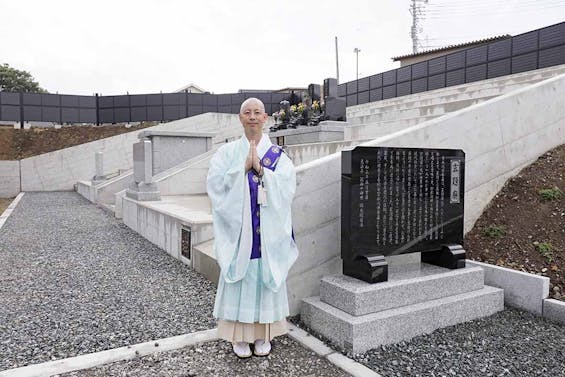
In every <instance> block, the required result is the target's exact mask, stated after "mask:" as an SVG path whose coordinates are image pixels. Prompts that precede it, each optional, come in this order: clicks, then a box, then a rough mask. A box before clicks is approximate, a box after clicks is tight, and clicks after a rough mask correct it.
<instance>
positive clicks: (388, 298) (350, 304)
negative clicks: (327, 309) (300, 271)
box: [320, 263, 484, 316]
mask: <svg viewBox="0 0 565 377" xmlns="http://www.w3.org/2000/svg"><path fill="white" fill-rule="evenodd" d="M483 283H484V272H483V270H482V269H481V268H479V267H473V268H463V269H458V270H449V269H447V268H443V267H437V266H432V265H429V264H425V263H421V264H420V263H413V264H408V265H400V266H390V267H389V280H388V281H387V282H383V283H378V284H370V283H367V282H364V281H361V280H359V279H355V278H352V277H349V276H345V275H333V276H326V277H324V278H323V279H322V282H321V285H320V300H321V301H322V302H325V303H327V304H329V305H331V306H334V307H336V308H338V309H341V310H343V311H345V312H347V313H349V314H351V315H356V316H358V315H363V314H369V313H376V312H379V311H383V310H388V309H394V308H399V307H402V306H407V305H412V304H417V303H419V302H424V301H429V300H435V299H438V298H442V297H448V296H453V295H457V294H461V293H466V292H472V291H476V290H479V289H482V288H483Z"/></svg>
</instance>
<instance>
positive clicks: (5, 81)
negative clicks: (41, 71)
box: [0, 63, 47, 93]
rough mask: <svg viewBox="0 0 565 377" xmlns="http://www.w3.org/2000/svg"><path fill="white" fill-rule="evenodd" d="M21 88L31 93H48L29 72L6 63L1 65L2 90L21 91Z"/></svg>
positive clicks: (0, 80) (0, 83) (0, 85)
mask: <svg viewBox="0 0 565 377" xmlns="http://www.w3.org/2000/svg"><path fill="white" fill-rule="evenodd" d="M20 90H21V91H24V92H29V93H47V91H46V90H45V89H43V88H42V87H40V86H39V84H38V83H37V82H36V81H35V80H34V78H33V76H32V75H31V74H30V73H29V72H26V71H20V70H19V69H16V68H12V67H10V66H9V65H8V64H5V63H4V64H2V65H0V91H3V92H19V91H20Z"/></svg>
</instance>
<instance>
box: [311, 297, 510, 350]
mask: <svg viewBox="0 0 565 377" xmlns="http://www.w3.org/2000/svg"><path fill="white" fill-rule="evenodd" d="M503 309H504V293H503V291H502V289H498V288H493V287H488V286H485V287H484V288H482V289H480V290H478V291H472V292H467V293H462V294H458V295H454V296H450V297H444V298H440V299H437V300H431V301H427V302H421V303H418V304H413V305H408V306H403V307H401V308H395V309H389V310H384V311H381V312H378V313H372V314H366V315H361V316H352V315H351V314H348V313H346V312H344V311H342V310H340V309H337V308H335V307H333V306H331V305H329V304H326V303H324V302H322V301H320V298H319V297H310V298H307V299H304V300H303V307H302V312H301V319H302V321H304V323H305V324H306V325H307V326H309V327H310V328H311V329H312V330H314V331H315V332H317V333H319V334H321V335H322V336H324V337H326V338H327V339H329V340H330V341H332V342H333V343H334V344H335V345H336V346H337V347H340V348H341V349H343V350H345V351H348V352H353V353H363V352H365V351H367V350H369V349H372V348H376V347H378V346H381V345H385V344H392V343H398V342H400V341H403V340H408V339H411V338H413V337H415V336H418V335H422V334H428V333H431V332H433V331H434V330H437V329H439V328H443V327H447V326H452V325H455V324H458V323H462V322H467V321H471V320H473V319H476V318H481V317H486V316H489V315H492V314H494V313H496V312H498V311H501V310H503Z"/></svg>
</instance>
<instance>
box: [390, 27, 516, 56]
mask: <svg viewBox="0 0 565 377" xmlns="http://www.w3.org/2000/svg"><path fill="white" fill-rule="evenodd" d="M511 37H512V36H511V35H509V34H505V35H499V36H496V37H490V38H484V39H478V40H476V41H471V42H465V43H459V44H455V45H449V46H444V47H439V48H434V49H431V50H426V51H421V52H417V53H415V54H407V55H401V56H396V57H394V58H392V60H393V61H395V62H396V61H399V60H404V59H409V58H415V57H419V56H424V55H428V54H435V53H437V52H443V51H449V50H455V49H461V48H465V47H473V46H478V45H482V44H485V43H488V42H494V41H498V40H503V39H508V38H511Z"/></svg>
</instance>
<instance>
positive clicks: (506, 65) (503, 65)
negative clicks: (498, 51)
mask: <svg viewBox="0 0 565 377" xmlns="http://www.w3.org/2000/svg"><path fill="white" fill-rule="evenodd" d="M511 62H512V61H511V59H510V58H508V59H502V60H497V61H494V62H489V63H488V66H487V76H488V77H487V78H489V79H491V78H494V77H500V76H505V75H509V74H511V73H512V67H511V64H512V63H511Z"/></svg>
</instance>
